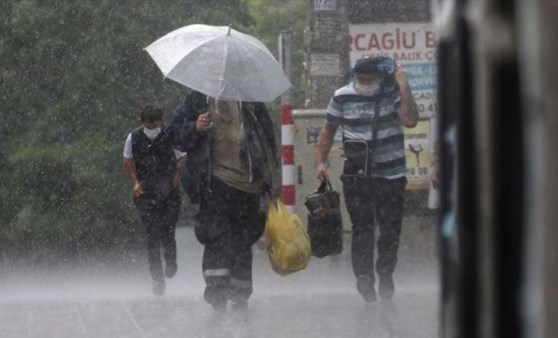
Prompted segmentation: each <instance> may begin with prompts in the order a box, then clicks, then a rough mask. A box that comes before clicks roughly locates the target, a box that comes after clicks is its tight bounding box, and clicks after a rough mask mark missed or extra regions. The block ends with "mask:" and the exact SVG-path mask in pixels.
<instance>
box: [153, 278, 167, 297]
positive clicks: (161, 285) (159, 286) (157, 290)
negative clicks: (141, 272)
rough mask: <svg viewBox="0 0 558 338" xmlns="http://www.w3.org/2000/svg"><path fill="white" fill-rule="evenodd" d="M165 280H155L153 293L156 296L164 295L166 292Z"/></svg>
mask: <svg viewBox="0 0 558 338" xmlns="http://www.w3.org/2000/svg"><path fill="white" fill-rule="evenodd" d="M165 288H166V286H165V282H157V281H153V294H154V295H155V296H162V295H164V294H165Z"/></svg>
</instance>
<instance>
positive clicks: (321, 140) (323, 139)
mask: <svg viewBox="0 0 558 338" xmlns="http://www.w3.org/2000/svg"><path fill="white" fill-rule="evenodd" d="M336 131H337V126H336V125H334V124H331V123H327V122H326V124H325V125H324V127H323V128H322V131H321V132H320V135H319V136H318V142H317V143H316V147H315V149H314V158H315V160H316V177H317V178H318V179H319V180H321V181H325V180H326V179H327V178H328V176H327V167H326V162H327V156H328V154H329V151H330V149H331V145H332V144H333V139H334V137H335V132H336Z"/></svg>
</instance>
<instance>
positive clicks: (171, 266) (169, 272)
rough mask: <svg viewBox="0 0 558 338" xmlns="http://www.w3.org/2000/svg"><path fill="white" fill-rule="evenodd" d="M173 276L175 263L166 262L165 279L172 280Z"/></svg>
mask: <svg viewBox="0 0 558 338" xmlns="http://www.w3.org/2000/svg"><path fill="white" fill-rule="evenodd" d="M174 275H176V262H173V263H169V262H167V264H166V266H165V276H167V278H172V277H174Z"/></svg>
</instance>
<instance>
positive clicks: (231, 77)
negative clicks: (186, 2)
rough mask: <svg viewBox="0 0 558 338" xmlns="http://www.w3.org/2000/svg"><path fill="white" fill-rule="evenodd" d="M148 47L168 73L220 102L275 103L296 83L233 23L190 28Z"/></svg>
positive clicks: (154, 58)
mask: <svg viewBox="0 0 558 338" xmlns="http://www.w3.org/2000/svg"><path fill="white" fill-rule="evenodd" d="M145 50H146V51H147V52H148V53H149V55H150V56H151V58H152V59H153V60H154V61H155V63H156V64H157V66H158V67H159V69H160V70H161V71H162V72H163V74H164V76H165V77H167V78H169V79H171V80H174V81H176V82H178V83H180V84H183V85H185V86H187V87H189V88H192V89H194V90H196V91H199V92H201V93H203V94H206V95H208V96H210V97H213V98H216V99H219V100H238V101H258V102H270V101H273V100H274V99H275V98H277V97H278V96H279V95H281V94H283V93H284V92H285V91H286V90H287V89H289V88H290V87H291V83H290V82H289V79H288V78H287V76H286V75H285V72H284V71H283V69H282V68H281V65H279V63H278V62H277V60H275V57H274V56H273V54H271V52H270V51H269V49H267V47H266V46H265V45H264V44H263V43H262V42H261V41H259V40H258V39H256V38H255V37H253V36H250V35H247V34H244V33H241V32H239V31H236V30H234V29H232V28H230V27H227V26H209V25H201V24H196V25H189V26H184V27H182V28H179V29H177V30H174V31H172V32H170V33H168V34H166V35H165V36H163V37H161V38H159V39H158V40H157V41H155V42H153V43H152V44H151V45H149V46H147V47H146V48H145Z"/></svg>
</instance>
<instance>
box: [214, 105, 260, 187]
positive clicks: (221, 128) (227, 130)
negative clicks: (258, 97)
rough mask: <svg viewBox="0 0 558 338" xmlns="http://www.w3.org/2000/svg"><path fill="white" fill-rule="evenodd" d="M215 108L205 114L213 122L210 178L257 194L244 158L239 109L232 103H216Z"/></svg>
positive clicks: (242, 130) (243, 136)
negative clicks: (213, 177)
mask: <svg viewBox="0 0 558 338" xmlns="http://www.w3.org/2000/svg"><path fill="white" fill-rule="evenodd" d="M217 105H218V107H210V110H209V111H210V112H211V121H212V122H213V128H212V130H211V135H212V137H213V147H212V151H211V174H212V175H213V176H215V177H216V178H218V179H219V180H221V181H223V182H225V183H226V184H228V185H230V186H231V187H234V188H235V189H238V190H242V191H246V192H250V193H254V194H257V193H259V192H260V191H261V184H260V183H261V182H260V181H257V180H254V179H252V178H251V177H250V170H249V168H250V165H249V163H248V158H247V156H244V152H245V148H246V144H245V143H246V136H245V132H244V129H243V125H242V119H241V115H240V105H239V103H238V102H232V101H219V102H218V103H217ZM212 106H213V105H212Z"/></svg>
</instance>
